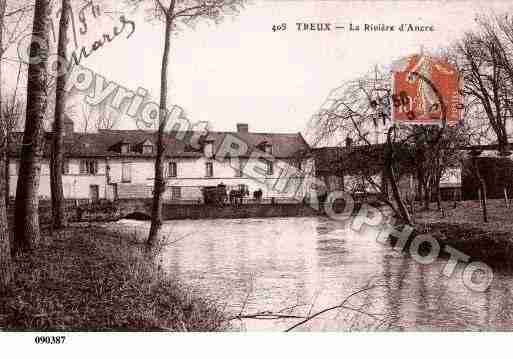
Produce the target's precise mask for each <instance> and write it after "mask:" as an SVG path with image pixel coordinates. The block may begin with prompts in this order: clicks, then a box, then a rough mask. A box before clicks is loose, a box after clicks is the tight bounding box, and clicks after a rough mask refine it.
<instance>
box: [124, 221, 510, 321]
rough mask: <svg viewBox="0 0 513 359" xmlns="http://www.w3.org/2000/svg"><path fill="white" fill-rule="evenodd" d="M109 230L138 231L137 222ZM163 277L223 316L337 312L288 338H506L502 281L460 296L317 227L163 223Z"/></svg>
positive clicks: (438, 278) (385, 249)
mask: <svg viewBox="0 0 513 359" xmlns="http://www.w3.org/2000/svg"><path fill="white" fill-rule="evenodd" d="M115 226H123V227H125V226H134V227H139V229H141V230H143V229H144V230H145V229H147V228H148V227H149V223H147V222H137V221H132V220H122V221H120V222H118V223H117V224H115ZM164 232H165V233H167V234H168V235H169V240H171V241H173V243H172V244H170V245H169V246H167V247H166V249H165V251H164V253H163V267H164V269H165V270H166V271H167V272H168V273H170V274H171V275H173V276H174V277H176V278H178V279H179V280H180V281H181V282H183V283H184V284H186V285H187V286H188V287H190V288H191V289H192V291H193V292H194V293H195V294H197V295H201V296H205V297H208V298H211V299H212V300H215V301H218V303H219V304H220V305H222V306H223V307H224V308H225V310H226V312H228V313H229V314H230V315H234V316H236V315H238V314H243V315H251V314H255V313H262V312H269V313H275V314H276V313H279V314H281V315H292V316H305V315H308V314H310V315H311V314H314V313H316V312H318V311H321V310H323V309H326V308H329V307H333V306H337V305H339V304H340V303H341V302H342V301H343V300H344V299H345V298H347V297H348V296H349V295H351V294H352V293H354V292H356V291H359V290H361V289H362V288H369V287H371V289H368V290H365V291H363V292H361V293H359V294H356V295H354V296H352V297H351V298H350V299H349V300H348V301H347V302H346V303H345V308H343V309H340V308H338V309H334V310H330V311H327V312H326V313H324V314H322V315H320V316H318V317H317V318H316V319H314V320H311V321H309V322H307V323H305V324H304V325H301V326H300V327H298V328H297V329H296V330H315V331H317V330H409V331H411V330H437V331H438V330H442V331H454V330H510V329H511V328H513V297H512V295H511V290H512V287H513V281H512V277H511V275H504V274H502V275H500V274H497V273H496V274H495V277H494V281H493V282H492V285H491V287H490V288H489V289H488V290H487V291H486V292H484V293H480V292H474V291H471V290H470V289H468V288H466V287H465V285H464V284H463V281H462V276H461V272H462V270H461V267H460V266H458V267H457V269H456V271H455V273H454V275H453V276H451V277H450V278H446V277H444V276H443V275H442V269H443V267H444V266H445V263H446V261H445V260H443V259H439V260H437V261H436V262H435V263H433V264H429V265H425V264H419V263H417V262H415V261H414V260H413V259H412V258H410V257H409V255H407V254H402V253H398V252H396V251H394V250H393V249H391V248H390V247H389V246H386V245H383V244H381V243H379V242H377V241H376V240H375V239H374V238H375V237H373V236H372V235H371V234H372V231H370V232H369V231H363V232H361V233H357V232H353V231H351V230H349V229H348V228H347V226H346V225H345V224H343V223H339V222H335V221H332V220H329V219H327V218H265V219H228V220H195V221H185V220H180V221H169V222H165V224H164ZM300 320H301V319H298V318H278V319H269V318H261V319H244V320H234V321H233V327H234V329H236V330H249V331H252V330H275V331H281V330H284V329H287V328H289V327H291V326H292V325H294V324H295V323H298V322H299V321H300Z"/></svg>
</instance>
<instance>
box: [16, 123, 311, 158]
mask: <svg viewBox="0 0 513 359" xmlns="http://www.w3.org/2000/svg"><path fill="white" fill-rule="evenodd" d="M193 134H194V133H193V132H180V133H175V135H172V134H167V135H165V137H164V143H165V145H166V151H165V156H167V157H183V158H197V157H201V156H203V149H202V148H200V147H199V146H197V147H198V148H193V147H192V146H191V145H188V143H189V142H190V139H191V138H192V135H193ZM229 135H231V136H235V137H236V138H238V139H239V140H241V141H243V142H244V143H246V144H247V145H248V151H247V153H246V154H245V155H244V156H241V157H245V156H249V155H250V154H251V152H252V151H253V150H255V149H259V150H260V148H259V145H260V144H261V143H263V142H268V143H270V144H272V146H273V152H272V153H273V156H274V157H276V158H291V157H299V156H305V155H306V154H308V153H309V152H310V147H309V146H308V144H307V143H306V141H305V140H304V138H303V136H302V135H301V134H300V133H290V134H283V133H257V132H243V133H241V132H218V131H212V132H209V133H208V136H203V137H201V138H200V141H199V142H200V143H202V142H203V140H205V139H206V138H208V139H209V140H212V141H213V144H214V149H215V152H217V149H219V148H220V146H221V145H222V143H223V141H224V140H225V138H226V136H229ZM198 137H199V136H198ZM22 138H23V133H21V132H16V133H14V134H13V140H12V141H11V147H10V153H11V155H13V156H16V155H18V156H19V155H20V153H21V143H22ZM180 138H181V139H180ZM148 140H149V141H151V142H152V143H153V144H156V142H157V133H156V132H155V131H145V130H100V131H98V132H97V133H72V134H67V135H66V136H65V137H64V152H65V155H66V156H68V157H107V156H108V157H130V158H132V157H140V158H151V157H154V156H155V151H154V153H151V154H148V153H143V152H142V151H137V150H135V149H137V148H138V147H140V144H141V143H144V142H145V141H148ZM121 143H123V144H125V143H128V144H130V148H131V150H130V151H129V152H128V153H121V151H120V150H119V149H118V148H117V146H118V145H119V144H121ZM50 149H51V133H46V135H45V145H44V156H45V157H48V156H49V154H50Z"/></svg>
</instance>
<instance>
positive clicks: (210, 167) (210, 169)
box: [205, 162, 214, 177]
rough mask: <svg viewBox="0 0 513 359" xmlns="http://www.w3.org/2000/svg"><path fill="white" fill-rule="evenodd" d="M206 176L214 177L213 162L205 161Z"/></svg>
mask: <svg viewBox="0 0 513 359" xmlns="http://www.w3.org/2000/svg"><path fill="white" fill-rule="evenodd" d="M205 165H206V167H205V169H206V173H205V176H206V177H214V164H213V163H212V162H207V163H206V164H205Z"/></svg>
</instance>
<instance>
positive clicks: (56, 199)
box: [50, 0, 71, 229]
mask: <svg viewBox="0 0 513 359" xmlns="http://www.w3.org/2000/svg"><path fill="white" fill-rule="evenodd" d="M61 4H62V6H61V11H60V13H61V18H60V21H59V41H58V45H57V55H58V56H59V64H58V66H59V69H58V71H57V72H58V74H57V84H56V96H55V114H54V121H53V139H52V153H51V157H50V186H51V194H52V215H53V228H54V229H60V228H63V227H65V226H66V225H67V221H66V212H65V205H64V191H63V189H62V166H63V162H64V149H63V145H64V116H65V113H64V112H65V108H66V91H65V86H66V82H67V79H68V75H67V73H68V71H67V63H66V59H67V57H66V47H67V43H68V29H69V24H70V16H71V4H70V0H62V3H61Z"/></svg>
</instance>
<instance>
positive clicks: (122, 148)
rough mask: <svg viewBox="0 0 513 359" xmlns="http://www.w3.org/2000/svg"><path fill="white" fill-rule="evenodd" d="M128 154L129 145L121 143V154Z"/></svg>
mask: <svg viewBox="0 0 513 359" xmlns="http://www.w3.org/2000/svg"><path fill="white" fill-rule="evenodd" d="M128 152H130V145H129V144H128V143H123V144H122V145H121V153H128Z"/></svg>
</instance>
